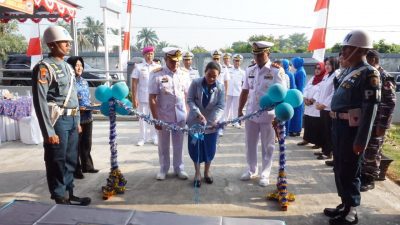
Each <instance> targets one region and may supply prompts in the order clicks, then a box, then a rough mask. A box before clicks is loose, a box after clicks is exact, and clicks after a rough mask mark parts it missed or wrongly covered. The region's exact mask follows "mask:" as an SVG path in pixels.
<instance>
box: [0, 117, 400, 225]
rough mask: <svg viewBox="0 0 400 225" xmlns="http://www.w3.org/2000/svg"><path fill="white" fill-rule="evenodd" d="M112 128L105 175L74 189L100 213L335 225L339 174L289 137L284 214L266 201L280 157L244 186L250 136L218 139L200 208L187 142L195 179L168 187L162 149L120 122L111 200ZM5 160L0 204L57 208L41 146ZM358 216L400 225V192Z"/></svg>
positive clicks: (371, 196) (101, 157)
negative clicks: (332, 214)
mask: <svg viewBox="0 0 400 225" xmlns="http://www.w3.org/2000/svg"><path fill="white" fill-rule="evenodd" d="M108 125H109V124H108V122H107V121H95V123H94V130H93V150H92V156H93V160H94V163H95V167H96V168H97V169H100V172H99V173H97V174H85V179H83V180H76V182H75V185H76V188H75V193H76V194H77V195H82V196H83V195H86V196H89V197H91V198H92V205H91V206H93V207H102V208H118V209H136V210H141V211H164V212H172V213H179V214H190V215H203V216H231V217H249V218H267V219H279V220H284V221H286V223H287V224H289V225H291V224H304V225H305V224H328V218H326V217H325V216H324V215H323V214H322V210H323V208H325V207H333V206H336V205H337V204H338V203H339V198H338V197H337V194H336V187H335V184H334V178H333V172H332V168H331V167H326V166H325V164H324V161H321V160H316V159H315V156H314V155H313V152H314V150H312V149H311V148H310V147H307V146H306V147H299V146H297V145H296V143H297V142H299V141H300V140H301V139H300V138H288V139H287V148H288V150H287V173H288V183H289V188H288V189H289V191H290V192H292V193H294V194H296V201H295V202H293V203H291V205H290V206H289V209H288V211H287V212H283V211H280V208H279V205H278V203H277V202H273V201H266V200H265V198H264V196H265V194H266V193H267V192H272V191H274V190H275V188H276V187H275V181H276V177H277V171H278V160H277V159H278V149H277V148H276V151H275V153H274V164H273V169H272V174H271V177H270V182H271V184H270V185H269V186H267V187H265V188H263V187H260V186H258V180H252V181H249V182H243V181H240V180H239V177H240V175H241V174H242V172H243V171H244V169H245V145H244V130H243V129H235V128H232V127H228V128H227V129H226V130H225V136H224V137H222V138H220V140H219V143H218V150H217V154H216V157H215V160H214V162H213V164H212V167H211V171H212V174H213V176H214V184H212V185H207V184H205V183H203V185H202V187H201V188H200V190H199V199H200V202H199V204H195V203H194V197H195V192H194V189H193V188H192V186H191V185H192V177H193V174H194V168H193V163H192V161H191V159H190V157H189V156H188V153H187V147H186V146H187V144H186V139H187V138H186V139H185V144H184V153H185V157H184V160H185V167H186V171H187V172H188V173H189V175H190V179H189V180H186V181H181V180H178V179H177V178H176V177H174V175H173V174H172V173H171V174H169V176H168V177H167V179H166V180H165V181H156V180H155V175H156V173H157V171H158V154H157V147H156V146H154V145H152V144H146V145H145V146H143V147H136V146H135V144H136V140H137V136H138V133H139V131H138V122H136V121H119V122H118V123H117V133H118V137H117V140H118V141H117V142H118V159H119V166H120V169H121V170H122V172H123V174H124V176H125V177H126V179H127V180H128V183H127V191H126V193H125V194H124V195H119V196H115V197H112V198H111V199H110V200H107V201H104V200H102V195H101V186H102V185H105V183H106V178H107V177H108V172H109V159H110V153H109V145H108ZM0 154H1V164H0V204H5V203H7V202H9V201H11V200H12V199H26V200H32V201H40V202H48V203H52V201H51V200H50V195H49V193H48V189H47V182H46V178H45V171H44V161H43V149H42V146H41V145H37V146H36V145H24V144H22V143H20V142H6V143H2V144H1V145H0ZM260 155H261V154H259V157H261V156H260ZM170 172H172V169H171V170H170ZM358 213H359V218H360V223H359V224H368V225H370V224H371V225H372V224H379V225H381V224H388V225H394V224H400V187H399V186H397V185H396V184H394V183H393V182H391V181H389V180H386V181H383V182H378V183H377V186H376V188H375V189H374V190H373V191H369V192H366V193H363V194H362V205H361V207H359V209H358Z"/></svg>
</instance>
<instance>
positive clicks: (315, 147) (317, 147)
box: [311, 145, 321, 149]
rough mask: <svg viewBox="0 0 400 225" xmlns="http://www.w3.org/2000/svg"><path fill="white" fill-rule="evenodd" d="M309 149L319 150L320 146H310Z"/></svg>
mask: <svg viewBox="0 0 400 225" xmlns="http://www.w3.org/2000/svg"><path fill="white" fill-rule="evenodd" d="M311 148H312V149H319V148H321V146H319V145H314V146H312V147H311Z"/></svg>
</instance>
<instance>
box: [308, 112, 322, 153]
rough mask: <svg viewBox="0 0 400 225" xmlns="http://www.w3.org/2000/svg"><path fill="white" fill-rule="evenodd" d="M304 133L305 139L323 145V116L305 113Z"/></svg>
mask: <svg viewBox="0 0 400 225" xmlns="http://www.w3.org/2000/svg"><path fill="white" fill-rule="evenodd" d="M303 125H304V135H303V139H304V140H305V141H307V142H309V143H312V144H314V145H318V146H322V144H323V136H322V123H321V117H314V116H309V115H304V123H303Z"/></svg>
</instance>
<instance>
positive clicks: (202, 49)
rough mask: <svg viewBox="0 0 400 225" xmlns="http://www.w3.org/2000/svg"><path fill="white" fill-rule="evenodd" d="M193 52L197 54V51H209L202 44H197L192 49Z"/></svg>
mask: <svg viewBox="0 0 400 225" xmlns="http://www.w3.org/2000/svg"><path fill="white" fill-rule="evenodd" d="M190 51H191V52H192V53H193V54H197V53H207V52H208V51H207V49H205V48H204V47H202V46H195V47H194V48H192V49H191V50H190Z"/></svg>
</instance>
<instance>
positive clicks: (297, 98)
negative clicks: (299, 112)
mask: <svg viewBox="0 0 400 225" xmlns="http://www.w3.org/2000/svg"><path fill="white" fill-rule="evenodd" d="M284 102H286V103H289V104H290V105H291V106H292V107H293V108H297V107H299V106H301V104H303V94H302V93H301V91H299V90H297V89H290V90H288V91H287V93H286V97H285V100H284Z"/></svg>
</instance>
